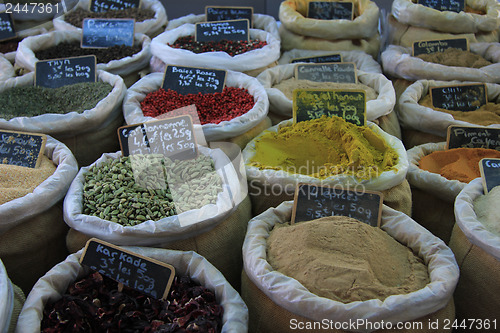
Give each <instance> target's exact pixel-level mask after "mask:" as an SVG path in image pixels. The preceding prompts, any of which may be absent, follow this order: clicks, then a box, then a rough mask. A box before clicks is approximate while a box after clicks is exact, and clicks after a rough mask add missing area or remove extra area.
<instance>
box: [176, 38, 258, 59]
mask: <svg viewBox="0 0 500 333" xmlns="http://www.w3.org/2000/svg"><path fill="white" fill-rule="evenodd" d="M167 45H168V46H170V47H173V48H176V49H184V50H189V51H191V52H193V53H204V52H217V51H221V52H226V53H227V54H229V55H230V56H235V55H238V54H242V53H245V52H248V51H252V50H256V49H261V48H263V47H264V46H266V45H267V42H266V41H260V40H256V39H254V40H249V41H246V40H241V41H233V40H221V41H211V42H197V41H195V39H194V37H193V36H184V37H179V38H177V40H176V41H175V42H174V43H173V44H170V43H169V44H167Z"/></svg>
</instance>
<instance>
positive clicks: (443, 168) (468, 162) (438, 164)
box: [419, 148, 500, 183]
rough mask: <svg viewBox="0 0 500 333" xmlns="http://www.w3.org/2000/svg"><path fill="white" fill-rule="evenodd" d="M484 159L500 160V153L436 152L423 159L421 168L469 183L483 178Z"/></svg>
mask: <svg viewBox="0 0 500 333" xmlns="http://www.w3.org/2000/svg"><path fill="white" fill-rule="evenodd" d="M483 158H500V151H497V150H494V149H485V148H456V149H449V150H442V151H435V152H432V153H430V154H429V155H426V156H424V157H422V159H420V161H419V167H420V169H423V170H427V171H429V172H432V173H439V174H441V175H442V176H443V177H445V178H446V179H449V180H458V181H461V182H463V183H468V182H470V181H471V180H473V179H475V178H477V177H481V173H480V171H479V161H480V160H481V159H483Z"/></svg>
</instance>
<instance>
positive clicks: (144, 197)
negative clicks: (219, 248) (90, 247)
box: [83, 154, 222, 226]
mask: <svg viewBox="0 0 500 333" xmlns="http://www.w3.org/2000/svg"><path fill="white" fill-rule="evenodd" d="M220 191H222V181H221V178H220V176H219V174H218V173H217V172H215V171H214V165H213V161H212V159H211V158H210V157H208V156H204V155H201V154H200V156H198V157H197V158H195V159H192V160H185V161H180V160H170V159H169V158H166V157H164V156H163V155H153V154H152V155H130V156H126V157H121V158H117V159H114V160H108V161H106V162H105V163H102V164H101V165H99V166H98V165H93V166H91V167H90V168H89V170H88V172H87V173H85V181H84V185H83V214H87V215H92V216H97V217H99V218H101V219H104V220H107V221H111V222H116V223H120V224H122V225H124V226H134V225H137V224H140V223H142V222H144V221H147V220H153V221H157V220H160V219H162V218H165V217H169V216H174V215H177V214H180V213H182V212H185V211H188V210H193V209H198V208H201V207H203V206H205V205H208V204H215V203H216V201H217V195H218V193H219V192H220Z"/></svg>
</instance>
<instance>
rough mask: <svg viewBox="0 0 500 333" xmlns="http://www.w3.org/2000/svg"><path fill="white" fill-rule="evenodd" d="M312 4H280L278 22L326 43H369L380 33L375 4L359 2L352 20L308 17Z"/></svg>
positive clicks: (290, 0)
mask: <svg viewBox="0 0 500 333" xmlns="http://www.w3.org/2000/svg"><path fill="white" fill-rule="evenodd" d="M310 2H311V0H286V1H283V2H282V3H281V4H280V8H279V14H278V15H279V19H280V22H281V24H282V25H283V26H284V27H285V28H286V29H287V30H288V31H290V32H292V33H295V34H298V35H302V36H307V37H315V38H321V39H327V40H338V39H366V38H371V37H373V36H374V35H375V34H376V33H377V28H378V20H379V8H378V6H377V4H376V3H375V2H374V1H371V0H356V1H352V3H353V14H354V19H353V20H318V19H312V18H308V17H307V11H308V6H309V3H310Z"/></svg>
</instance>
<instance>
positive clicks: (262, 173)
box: [243, 119, 411, 216]
mask: <svg viewBox="0 0 500 333" xmlns="http://www.w3.org/2000/svg"><path fill="white" fill-rule="evenodd" d="M292 122H293V121H292V120H291V119H289V120H285V121H283V122H281V123H279V124H278V125H275V126H273V127H271V128H269V129H268V130H266V131H264V132H262V133H261V134H260V135H259V136H257V137H256V138H255V139H253V140H252V141H250V143H249V144H248V145H247V146H246V147H245V149H244V150H243V160H244V163H245V168H246V173H247V180H248V194H249V195H250V198H251V199H252V212H253V216H256V215H258V214H260V213H262V212H264V211H265V210H267V209H268V208H271V207H276V206H278V205H279V204H280V203H282V202H283V201H286V200H292V199H293V196H294V194H295V187H296V185H297V183H299V182H304V183H312V184H317V185H321V186H339V185H343V186H346V187H355V186H362V187H363V188H364V189H367V190H373V191H381V192H383V193H384V203H385V204H387V205H389V206H390V207H392V208H394V209H397V210H399V211H402V212H404V213H405V214H407V215H411V193H410V187H409V185H408V183H407V182H406V181H405V177H406V171H407V168H408V158H407V156H406V149H405V148H404V146H403V144H402V142H401V141H400V140H399V139H397V138H395V137H393V136H391V135H389V134H387V133H385V132H383V131H382V130H381V129H380V128H379V127H378V126H377V125H375V124H373V123H371V122H369V124H368V126H370V128H371V129H372V130H373V131H375V132H376V133H378V134H379V135H381V136H382V137H383V138H384V139H385V140H386V142H387V143H388V144H389V146H391V147H392V148H394V149H395V150H396V151H397V153H398V155H399V161H398V164H397V165H396V166H395V167H394V169H393V170H391V171H385V172H383V173H382V174H381V175H380V176H379V177H377V178H374V179H370V180H368V181H362V182H361V181H359V180H357V179H356V178H354V177H351V176H346V175H338V176H335V177H328V178H326V179H322V180H321V179H318V178H313V177H310V176H306V175H302V174H292V173H288V172H285V171H276V170H271V169H267V170H259V169H258V168H257V167H254V166H250V165H249V161H250V159H251V158H252V157H253V156H254V155H255V152H256V150H255V141H256V140H258V139H259V137H260V136H262V135H263V134H265V133H266V132H267V131H271V132H277V131H278V129H279V128H280V127H282V126H291V124H292Z"/></svg>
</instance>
